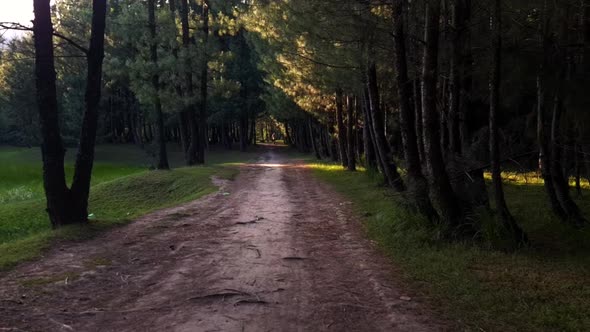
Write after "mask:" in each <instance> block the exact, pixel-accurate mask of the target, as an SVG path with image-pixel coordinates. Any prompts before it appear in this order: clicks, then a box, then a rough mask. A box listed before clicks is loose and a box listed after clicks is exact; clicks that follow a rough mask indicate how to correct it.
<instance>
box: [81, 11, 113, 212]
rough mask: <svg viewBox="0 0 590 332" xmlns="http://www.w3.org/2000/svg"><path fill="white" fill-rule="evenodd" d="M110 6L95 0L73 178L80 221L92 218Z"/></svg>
mask: <svg viewBox="0 0 590 332" xmlns="http://www.w3.org/2000/svg"><path fill="white" fill-rule="evenodd" d="M106 8H107V3H106V0H93V2H92V28H91V32H90V47H89V48H88V55H87V58H86V59H87V73H86V94H85V99H84V101H85V104H86V110H85V112H84V117H83V119H82V129H81V132H80V145H79V147H78V155H77V157H76V166H75V170H74V180H73V182H72V200H73V202H72V203H74V204H73V205H74V206H75V208H73V209H74V211H73V217H74V218H75V220H79V221H86V220H87V219H88V197H89V195H90V180H91V178H92V167H93V164H94V147H95V145H96V129H97V125H98V110H99V105H100V97H101V90H102V62H103V58H104V34H105V26H106Z"/></svg>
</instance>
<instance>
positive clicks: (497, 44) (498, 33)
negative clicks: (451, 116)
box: [489, 0, 528, 245]
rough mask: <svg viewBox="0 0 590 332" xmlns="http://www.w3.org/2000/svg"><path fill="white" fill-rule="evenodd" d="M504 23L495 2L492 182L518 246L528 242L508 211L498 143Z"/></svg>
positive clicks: (498, 207)
mask: <svg viewBox="0 0 590 332" xmlns="http://www.w3.org/2000/svg"><path fill="white" fill-rule="evenodd" d="M501 28H502V23H501V2H500V0H495V6H494V14H493V15H492V17H491V19H490V30H491V31H492V34H493V36H492V45H491V51H492V72H491V75H490V114H489V115H490V117H489V126H490V142H489V143H490V159H491V164H492V182H493V186H494V200H495V203H496V212H497V213H498V217H499V218H500V221H501V222H502V225H503V226H504V228H505V229H506V230H507V231H508V232H509V233H510V236H512V238H513V241H514V242H515V243H516V244H519V245H521V244H524V243H526V242H528V240H527V236H526V234H525V233H524V231H523V230H522V229H521V228H520V226H518V224H517V223H516V220H514V217H513V216H512V214H511V213H510V211H509V210H508V206H507V205H506V200H505V198H504V189H503V187H502V170H501V168H500V144H499V143H498V138H499V135H498V108H499V102H500V68H501V49H502V30H501Z"/></svg>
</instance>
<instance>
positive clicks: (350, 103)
mask: <svg viewBox="0 0 590 332" xmlns="http://www.w3.org/2000/svg"><path fill="white" fill-rule="evenodd" d="M355 101H356V98H353V97H352V96H350V95H349V96H348V97H347V103H346V104H347V116H346V117H347V119H346V138H347V144H346V145H347V147H348V150H347V153H346V155H347V156H348V164H347V167H348V170H349V171H351V172H353V171H356V158H355V157H356V155H355V138H356V135H355V133H354V123H355V117H354V106H355Z"/></svg>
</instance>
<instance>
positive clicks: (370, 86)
mask: <svg viewBox="0 0 590 332" xmlns="http://www.w3.org/2000/svg"><path fill="white" fill-rule="evenodd" d="M367 69H368V70H367V83H366V84H367V94H368V96H369V99H368V102H369V112H368V118H369V120H370V124H371V125H370V128H371V134H372V137H373V145H374V146H375V152H376V155H377V159H378V160H379V163H380V165H381V171H382V172H383V175H384V176H385V181H386V183H387V184H388V185H389V186H390V187H391V188H393V189H395V190H396V191H398V192H401V191H404V190H405V189H406V188H405V184H404V182H403V180H402V178H401V176H400V175H399V173H398V171H397V165H396V164H395V163H394V162H393V159H392V155H391V151H390V149H389V145H388V144H387V140H386V139H385V129H384V124H383V114H382V110H381V108H380V104H379V91H378V86H377V68H376V66H375V62H373V61H372V60H369V66H368V68H367Z"/></svg>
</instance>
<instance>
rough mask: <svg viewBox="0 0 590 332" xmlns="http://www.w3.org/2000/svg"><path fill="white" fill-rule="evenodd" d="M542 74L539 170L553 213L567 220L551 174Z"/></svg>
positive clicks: (538, 82)
mask: <svg viewBox="0 0 590 332" xmlns="http://www.w3.org/2000/svg"><path fill="white" fill-rule="evenodd" d="M542 71H543V69H541V73H540V74H539V75H538V76H537V141H538V145H539V168H540V170H541V176H542V177H543V185H544V187H545V191H546V192H547V197H548V198H549V203H550V205H551V209H552V211H553V213H554V214H555V215H556V216H557V217H559V218H560V219H562V220H563V219H565V218H566V215H565V211H564V210H563V208H562V207H561V204H560V203H559V201H558V200H557V193H556V192H555V187H554V185H553V175H552V172H551V163H550V160H551V158H550V156H549V150H548V143H547V136H546V133H545V114H544V113H545V89H544V85H543V79H542V78H541V75H542Z"/></svg>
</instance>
